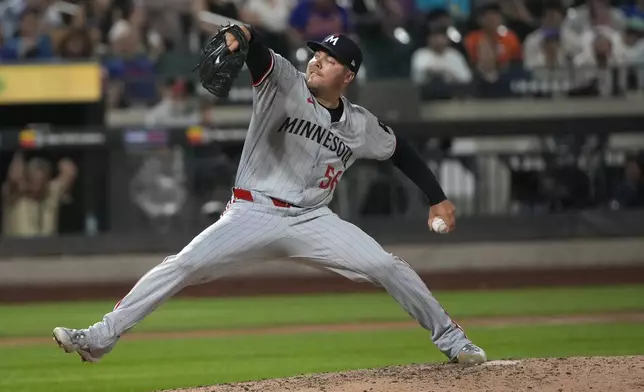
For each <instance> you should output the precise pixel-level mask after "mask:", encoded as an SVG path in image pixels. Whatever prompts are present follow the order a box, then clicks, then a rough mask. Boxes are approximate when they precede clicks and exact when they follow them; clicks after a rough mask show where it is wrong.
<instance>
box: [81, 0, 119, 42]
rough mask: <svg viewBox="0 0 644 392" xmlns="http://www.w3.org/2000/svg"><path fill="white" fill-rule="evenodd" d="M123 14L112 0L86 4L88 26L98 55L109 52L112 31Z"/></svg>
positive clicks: (99, 0) (97, 0)
mask: <svg viewBox="0 0 644 392" xmlns="http://www.w3.org/2000/svg"><path fill="white" fill-rule="evenodd" d="M122 14H123V13H122V10H120V9H119V8H118V7H116V5H115V4H112V0H93V1H89V2H87V3H85V17H86V19H87V22H86V26H87V28H88V29H90V34H91V37H92V41H93V43H94V45H95V47H96V51H97V52H98V53H100V54H105V53H107V51H108V50H109V41H110V40H109V33H110V30H111V29H112V25H113V24H114V22H115V21H117V20H119V19H120V18H121V17H122Z"/></svg>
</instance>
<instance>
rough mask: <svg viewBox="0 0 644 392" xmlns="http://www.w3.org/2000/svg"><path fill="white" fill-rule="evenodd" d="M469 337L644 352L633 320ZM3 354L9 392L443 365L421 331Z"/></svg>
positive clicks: (504, 344)
mask: <svg viewBox="0 0 644 392" xmlns="http://www.w3.org/2000/svg"><path fill="white" fill-rule="evenodd" d="M468 333H469V335H470V337H471V338H472V339H473V340H475V341H476V342H477V343H479V344H480V345H482V346H483V347H484V348H486V350H487V352H488V355H489V356H490V358H492V359H500V358H517V357H544V356H556V357H561V356H577V355H631V354H644V328H642V326H641V325H637V324H612V325H568V326H539V327H503V328H499V327H486V328H483V327H479V328H471V329H470V330H469V331H468ZM0 351H1V352H2V355H0V374H1V375H2V377H0V390H2V391H11V392H36V391H38V392H41V391H47V392H76V391H96V392H101V391H110V392H130V391H132V392H139V391H140V392H144V391H152V390H155V389H162V388H163V389H165V388H176V387H186V386H196V385H207V384H213V383H222V382H233V381H243V380H249V379H260V378H269V377H283V376H289V375H296V374H300V373H312V372H326V371H337V370H343V369H357V368H368V367H380V366H385V365H396V364H406V363H421V362H430V361H444V357H443V356H442V355H441V354H440V353H439V352H438V350H436V348H435V347H433V346H432V345H431V343H430V342H429V339H428V336H427V333H426V331H424V330H422V329H420V328H418V329H413V330H403V331H372V332H359V333H358V332H353V333H321V334H315V335H307V334H293V335H274V336H237V337H233V338H225V339H224V338H211V339H193V340H190V339H186V340H170V341H163V342H159V341H123V342H121V343H120V344H119V346H118V347H117V348H116V349H115V350H114V352H112V353H111V354H110V355H109V356H107V357H106V358H105V359H104V361H103V362H101V363H99V364H81V363H80V361H79V359H78V357H77V356H76V355H67V356H65V355H64V354H63V353H62V352H61V351H59V350H58V349H57V348H55V347H54V346H53V345H47V346H24V347H2V348H0ZM108 385H109V387H108Z"/></svg>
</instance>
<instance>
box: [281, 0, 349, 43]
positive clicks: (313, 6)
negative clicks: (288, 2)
mask: <svg viewBox="0 0 644 392" xmlns="http://www.w3.org/2000/svg"><path fill="white" fill-rule="evenodd" d="M289 24H290V26H291V29H290V38H291V43H292V44H293V45H294V46H295V47H300V46H302V45H303V44H304V42H305V41H307V40H313V41H320V40H323V39H324V38H325V37H326V36H328V35H331V34H341V33H344V34H348V33H349V32H350V26H349V13H348V12H347V10H346V9H344V8H342V7H340V6H339V5H337V4H336V2H335V0H302V1H301V2H300V3H299V4H298V5H297V6H296V7H295V9H293V12H292V13H291V16H290V19H289Z"/></svg>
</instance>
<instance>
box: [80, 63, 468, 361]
mask: <svg viewBox="0 0 644 392" xmlns="http://www.w3.org/2000/svg"><path fill="white" fill-rule="evenodd" d="M272 59H273V63H272V66H271V68H270V70H269V71H268V72H267V75H266V76H265V77H264V78H263V79H261V80H260V81H259V82H258V83H257V85H256V86H255V93H256V97H255V105H254V113H253V117H252V119H251V123H250V129H249V131H248V135H247V137H246V143H245V146H244V151H243V153H242V159H241V163H240V166H239V169H238V174H237V180H236V186H237V187H238V188H242V189H244V190H246V191H248V192H251V193H252V201H250V200H243V199H242V200H237V199H235V198H234V197H233V199H232V200H231V203H229V206H228V208H227V210H226V212H225V213H224V214H222V216H221V219H219V220H218V221H217V222H215V223H214V224H212V225H211V226H210V227H208V228H207V229H205V230H204V231H203V232H201V233H200V234H199V235H198V236H197V237H195V238H194V239H193V240H192V241H191V242H190V243H189V244H188V245H187V246H186V247H185V248H183V249H182V250H181V251H180V252H179V253H177V254H176V255H172V256H169V257H167V258H166V259H165V261H164V262H163V263H161V264H159V265H158V266H156V267H155V268H153V269H152V270H150V271H149V272H148V273H146V274H145V275H144V276H143V277H142V278H141V279H140V280H139V281H138V283H137V284H136V285H135V286H134V287H133V288H132V290H131V291H130V292H129V293H128V294H127V295H126V296H125V297H124V298H123V299H122V300H121V301H120V302H119V303H118V304H117V306H116V307H115V308H114V310H113V311H112V312H110V313H108V314H106V315H105V317H104V318H103V320H102V321H100V322H98V323H96V324H94V325H93V326H91V327H90V328H89V329H87V330H84V332H83V333H84V334H86V336H87V337H88V341H89V350H91V352H92V355H93V356H95V357H100V356H102V355H104V354H106V353H107V352H109V351H110V350H111V349H112V347H114V346H115V344H116V342H117V341H118V339H119V337H120V336H121V335H122V334H123V333H125V332H127V331H129V330H130V329H131V328H133V327H134V326H135V325H137V324H138V323H139V322H140V321H141V320H143V318H145V317H146V316H147V315H148V314H150V312H152V311H153V310H154V309H156V308H157V307H158V306H159V305H160V304H161V303H163V302H164V301H165V300H167V299H168V298H170V297H171V296H172V295H174V294H175V293H177V292H178V291H179V290H181V289H182V288H184V287H185V286H188V285H194V284H198V283H203V282H207V281H211V280H214V279H218V278H221V277H222V276H225V275H226V274H228V273H231V272H233V271H235V270H237V269H240V268H243V267H245V266H247V265H249V264H253V263H257V262H263V261H265V260H270V259H272V258H275V257H280V258H282V259H288V260H292V261H296V262H299V263H305V264H307V265H310V266H312V267H315V268H319V269H324V270H327V271H332V272H335V273H338V274H340V275H343V276H345V277H347V278H349V279H353V280H356V281H363V282H364V281H367V282H372V283H374V284H377V285H380V286H382V287H384V288H385V289H386V290H387V292H388V293H389V294H391V296H392V297H393V298H395V299H396V301H398V303H399V304H400V305H401V306H402V307H403V308H404V309H405V310H406V311H407V312H408V313H409V314H410V315H412V316H413V317H414V318H415V319H416V320H418V322H419V324H420V325H421V326H423V327H424V328H426V329H427V330H429V331H431V338H432V341H433V342H434V344H435V345H436V346H437V347H438V348H439V349H440V350H441V351H442V352H443V353H444V354H445V355H446V356H447V357H449V358H452V359H453V358H455V357H456V356H457V355H458V353H459V351H460V350H461V349H462V348H463V347H465V346H466V345H467V344H469V343H471V342H470V340H469V339H468V338H467V336H466V335H465V332H464V331H463V330H462V329H461V328H460V327H459V326H458V324H456V323H455V322H453V321H452V319H451V318H450V317H449V315H448V314H447V312H446V311H445V310H444V309H443V307H442V306H441V305H440V303H439V302H438V301H437V300H436V298H434V296H433V295H432V293H431V292H430V291H429V289H428V288H427V286H426V285H425V284H424V283H423V281H422V280H421V279H420V277H419V276H418V274H416V272H415V271H414V270H413V269H412V268H411V267H410V266H409V264H407V263H406V262H405V261H404V260H402V259H400V258H398V257H396V256H393V255H392V254H391V253H388V252H387V251H385V250H384V249H383V248H382V247H381V246H380V245H379V244H378V243H377V242H376V241H375V240H374V239H373V238H371V237H370V236H369V235H367V234H366V233H365V232H363V231H362V230H360V228H358V227H357V226H355V225H353V224H351V223H349V222H346V221H344V220H342V219H340V218H339V217H338V216H337V215H336V214H334V213H333V212H332V211H331V210H330V209H329V208H328V207H327V206H325V204H327V203H329V201H331V199H332V197H333V192H334V190H335V187H336V185H337V183H338V181H339V180H340V178H341V176H342V173H344V172H345V171H346V170H347V169H348V168H349V166H351V164H352V163H353V162H355V160H356V159H359V158H367V159H380V160H384V159H387V158H389V157H390V156H391V155H392V154H393V152H394V150H395V143H396V139H395V137H394V135H393V132H392V130H391V129H390V128H388V127H386V126H385V125H383V124H382V123H380V122H379V121H378V119H376V118H375V117H374V116H373V115H372V114H371V113H369V112H368V111H367V110H365V109H364V108H361V107H360V106H357V105H352V104H351V103H349V102H348V101H347V100H346V99H344V98H343V103H344V114H343V116H342V118H341V119H340V121H338V122H333V123H332V122H331V116H330V114H329V112H328V111H327V110H326V109H325V108H324V107H322V106H320V105H319V104H318V103H317V101H316V100H315V99H314V98H313V97H312V95H311V93H310V92H309V90H308V89H307V87H306V82H305V79H304V76H303V74H301V73H300V72H298V71H297V70H296V69H295V68H294V67H293V66H291V64H290V63H289V62H288V61H287V60H285V59H284V58H282V57H280V56H279V55H276V54H274V53H273V54H272ZM271 197H272V198H276V199H280V200H282V201H285V202H288V203H291V204H293V205H294V206H291V207H280V206H277V205H276V204H274V202H273V200H272V199H271Z"/></svg>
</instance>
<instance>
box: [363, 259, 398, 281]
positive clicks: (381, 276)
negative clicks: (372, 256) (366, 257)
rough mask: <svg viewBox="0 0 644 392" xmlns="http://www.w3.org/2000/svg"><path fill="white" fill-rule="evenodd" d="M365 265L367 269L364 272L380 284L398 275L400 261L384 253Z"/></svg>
mask: <svg viewBox="0 0 644 392" xmlns="http://www.w3.org/2000/svg"><path fill="white" fill-rule="evenodd" d="M405 264H406V263H405ZM367 265H368V266H369V267H368V268H367V269H366V271H364V272H365V273H366V274H367V275H368V276H370V277H373V278H374V279H375V280H376V281H378V282H382V281H383V280H388V279H391V278H392V277H393V276H395V275H398V273H399V270H400V268H401V261H400V259H398V258H397V257H395V256H393V255H391V254H389V253H384V254H383V255H382V256H381V257H379V258H377V259H376V260H371V261H370V262H369V263H367ZM405 268H406V267H405Z"/></svg>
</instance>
